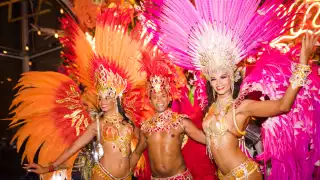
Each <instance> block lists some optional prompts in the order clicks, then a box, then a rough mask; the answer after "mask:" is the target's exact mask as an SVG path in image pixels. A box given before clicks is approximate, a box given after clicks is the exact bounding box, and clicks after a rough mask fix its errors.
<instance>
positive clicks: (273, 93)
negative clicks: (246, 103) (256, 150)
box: [239, 50, 320, 179]
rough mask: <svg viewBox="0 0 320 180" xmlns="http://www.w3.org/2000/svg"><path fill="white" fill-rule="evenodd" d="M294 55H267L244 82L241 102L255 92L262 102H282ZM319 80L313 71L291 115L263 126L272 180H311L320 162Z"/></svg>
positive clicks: (275, 118)
mask: <svg viewBox="0 0 320 180" xmlns="http://www.w3.org/2000/svg"><path fill="white" fill-rule="evenodd" d="M292 57H293V56H291V55H289V53H288V54H287V55H282V54H280V53H279V52H278V51H276V50H270V51H268V52H265V53H264V54H263V55H262V57H261V58H260V60H258V61H257V64H256V66H255V68H254V69H253V71H252V72H251V73H250V74H249V75H248V76H247V77H246V78H245V79H244V82H243V84H242V87H241V93H240V97H239V100H241V99H243V98H244V97H245V96H246V95H247V94H248V93H250V92H252V91H260V92H262V97H261V100H264V96H267V97H268V98H270V99H271V100H275V99H280V98H281V97H282V96H283V95H284V93H285V91H286V89H287V88H288V86H289V85H290V83H289V78H290V76H291V74H292V70H291V67H292V65H293V64H294V61H293V60H292ZM319 80H320V78H319V76H318V75H317V74H316V72H313V73H312V74H311V75H310V76H309V77H308V84H307V85H306V86H304V87H303V88H301V89H300V91H299V93H298V95H297V98H296V100H295V102H294V104H293V106H292V109H291V111H290V112H289V113H287V114H284V115H280V116H275V117H270V118H268V119H267V120H266V121H265V122H264V123H263V125H262V138H263V148H264V152H263V153H262V154H261V155H259V159H260V160H264V162H265V163H267V161H269V160H271V165H272V169H271V175H270V177H269V179H312V173H313V171H314V168H315V163H316V162H317V161H319V160H320V152H319V148H320V139H319V138H320V129H319V128H320V127H319V125H320V123H319V118H318V117H317V114H318V115H319V113H320V91H319V90H320V89H319V88H320V81H319Z"/></svg>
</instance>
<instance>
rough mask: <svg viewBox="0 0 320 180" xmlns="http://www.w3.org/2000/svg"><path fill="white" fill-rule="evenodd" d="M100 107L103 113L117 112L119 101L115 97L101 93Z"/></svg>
mask: <svg viewBox="0 0 320 180" xmlns="http://www.w3.org/2000/svg"><path fill="white" fill-rule="evenodd" d="M98 98H99V106H100V108H101V110H102V111H103V112H108V111H112V110H115V108H116V107H117V101H116V99H115V98H114V97H111V96H109V95H107V94H106V93H99V97H98Z"/></svg>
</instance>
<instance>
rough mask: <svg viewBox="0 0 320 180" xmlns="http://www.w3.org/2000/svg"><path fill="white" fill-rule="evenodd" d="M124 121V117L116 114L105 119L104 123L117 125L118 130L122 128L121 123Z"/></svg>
mask: <svg viewBox="0 0 320 180" xmlns="http://www.w3.org/2000/svg"><path fill="white" fill-rule="evenodd" d="M122 120H123V117H122V116H121V115H119V114H116V113H114V114H112V115H109V116H104V117H103V121H104V122H108V123H111V124H113V125H115V126H116V128H117V129H118V128H119V127H120V122H122Z"/></svg>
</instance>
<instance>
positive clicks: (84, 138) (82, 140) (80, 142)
mask: <svg viewBox="0 0 320 180" xmlns="http://www.w3.org/2000/svg"><path fill="white" fill-rule="evenodd" d="M96 128H97V123H96V122H93V123H91V124H90V125H89V126H88V128H87V129H86V131H85V132H84V133H83V134H82V135H81V136H80V137H79V138H78V139H77V140H76V141H75V142H74V143H73V144H72V145H71V146H70V147H69V148H68V149H66V150H65V151H64V152H63V153H62V154H61V155H60V156H59V157H58V159H57V160H56V161H55V162H54V163H53V164H52V165H53V167H56V168H57V169H62V168H65V167H64V166H63V165H61V164H62V163H64V162H65V161H66V160H68V159H69V158H70V157H71V156H72V155H74V154H75V153H76V152H77V151H79V150H80V149H81V148H82V147H84V146H85V145H86V144H88V143H89V142H90V141H91V140H92V139H93V138H94V137H95V136H96V133H97V132H96Z"/></svg>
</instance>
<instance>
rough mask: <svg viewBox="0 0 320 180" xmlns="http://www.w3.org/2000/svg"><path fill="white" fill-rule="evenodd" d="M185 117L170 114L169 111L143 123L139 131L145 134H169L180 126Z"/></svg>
mask: <svg viewBox="0 0 320 180" xmlns="http://www.w3.org/2000/svg"><path fill="white" fill-rule="evenodd" d="M184 118H185V116H183V115H180V114H177V113H174V112H172V111H171V110H170V109H168V110H166V111H165V112H162V113H160V114H159V115H158V116H154V117H152V118H151V119H149V120H147V121H145V122H143V124H142V126H141V130H142V131H144V132H147V133H156V132H163V131H166V132H169V131H170V130H171V129H177V128H178V127H179V126H181V125H182V119H184Z"/></svg>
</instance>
